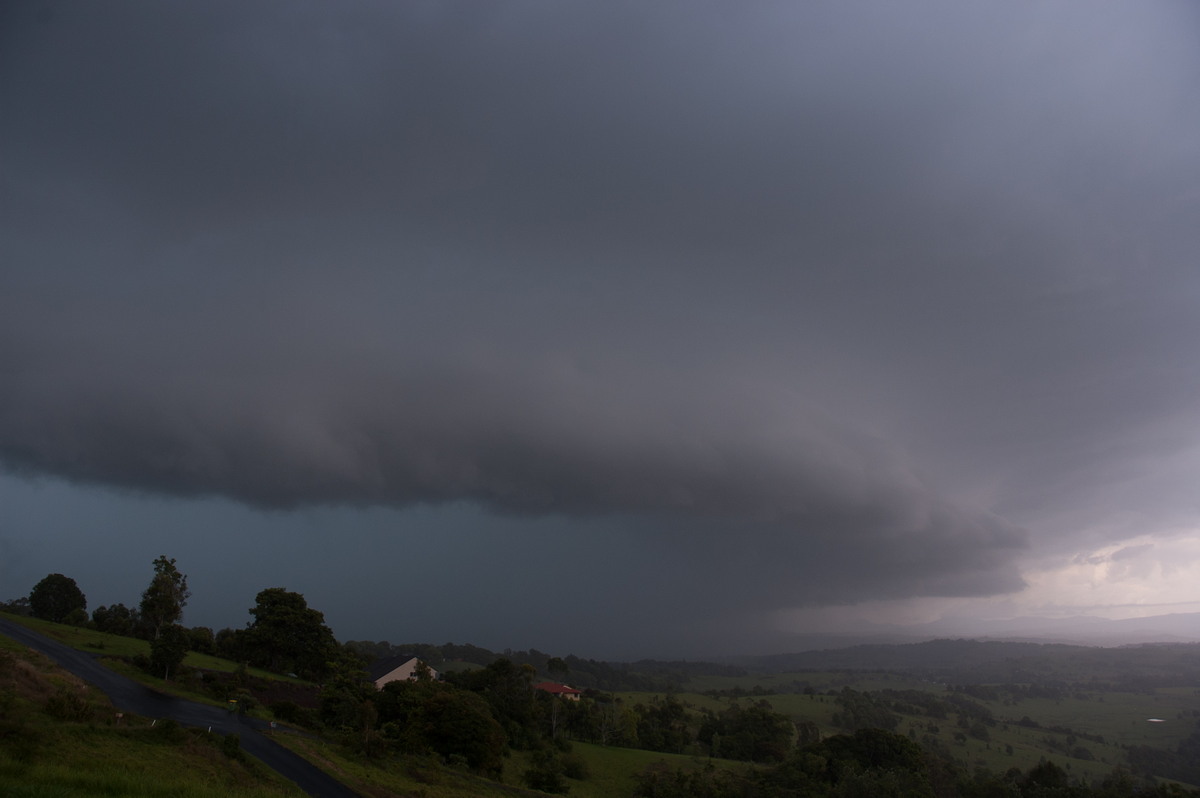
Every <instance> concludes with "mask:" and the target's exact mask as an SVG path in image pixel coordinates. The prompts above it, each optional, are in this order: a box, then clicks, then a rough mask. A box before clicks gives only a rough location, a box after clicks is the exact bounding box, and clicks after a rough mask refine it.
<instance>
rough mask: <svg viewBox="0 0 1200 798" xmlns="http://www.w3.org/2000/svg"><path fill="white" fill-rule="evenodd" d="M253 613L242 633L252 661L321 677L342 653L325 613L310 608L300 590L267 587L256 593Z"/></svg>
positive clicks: (279, 670)
mask: <svg viewBox="0 0 1200 798" xmlns="http://www.w3.org/2000/svg"><path fill="white" fill-rule="evenodd" d="M250 614H251V615H253V616H254V620H253V621H252V622H251V623H250V624H249V626H247V628H246V630H245V631H244V632H242V634H241V635H239V643H240V645H241V650H242V652H243V655H244V656H245V657H246V659H247V660H248V661H249V662H250V664H251V665H258V666H260V667H263V668H267V669H269V670H272V671H275V672H276V673H288V672H292V673H297V674H299V675H301V676H304V677H306V678H319V677H321V676H323V675H324V674H325V673H326V671H327V670H328V668H329V663H330V662H331V661H332V660H335V659H337V657H338V656H339V653H340V651H339V647H338V644H337V641H336V640H335V639H334V637H333V632H332V631H330V629H329V627H328V626H326V625H325V615H324V613H321V612H318V611H317V610H314V609H311V608H309V606H308V603H307V602H306V601H305V600H304V596H302V595H300V594H299V593H292V592H290V591H288V590H287V589H286V588H282V587H271V588H267V589H266V590H263V591H260V592H259V594H258V595H257V596H255V604H254V607H253V608H252V609H251V610H250Z"/></svg>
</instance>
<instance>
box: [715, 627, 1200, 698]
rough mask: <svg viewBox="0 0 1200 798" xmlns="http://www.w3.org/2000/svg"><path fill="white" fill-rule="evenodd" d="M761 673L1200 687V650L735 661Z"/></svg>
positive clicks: (949, 646) (1025, 650) (851, 651)
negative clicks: (904, 675) (873, 673)
mask: <svg viewBox="0 0 1200 798" xmlns="http://www.w3.org/2000/svg"><path fill="white" fill-rule="evenodd" d="M733 662H734V663H735V664H738V665H741V666H743V667H745V668H747V669H750V670H754V671H759V672H773V673H789V672H803V671H841V670H845V671H890V672H896V673H908V674H912V675H914V676H918V677H921V678H926V679H929V680H931V681H937V682H945V683H951V684H980V683H1007V682H1014V683H1029V682H1038V683H1061V684H1080V683H1089V682H1090V683H1093V684H1099V683H1104V684H1107V685H1111V686H1122V687H1123V688H1125V689H1132V690H1140V689H1148V688H1150V687H1154V686H1158V685H1168V684H1170V685H1184V686H1194V687H1200V644H1197V643H1159V644H1143V645H1131V646H1121V647H1112V648H1104V647H1099V646H1073V645H1066V644H1062V643H1033V642H1017V641H1000V640H964V639H958V640H931V641H927V642H923V643H909V644H904V645H888V644H869V645H861V646H851V647H849V648H841V649H830V650H824V651H804V652H799V653H795V654H776V655H771V656H763V657H739V658H736V659H735V660H734V661H733Z"/></svg>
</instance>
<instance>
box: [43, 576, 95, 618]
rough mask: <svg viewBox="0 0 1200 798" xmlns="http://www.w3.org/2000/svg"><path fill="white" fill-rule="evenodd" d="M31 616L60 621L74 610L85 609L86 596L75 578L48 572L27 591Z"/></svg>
mask: <svg viewBox="0 0 1200 798" xmlns="http://www.w3.org/2000/svg"><path fill="white" fill-rule="evenodd" d="M29 608H30V609H31V610H32V611H33V617H35V618H41V619H43V620H47V621H54V622H55V623H62V622H63V621H64V620H65V619H66V617H67V616H68V615H70V614H71V613H72V611H74V610H86V609H87V597H85V596H84V595H83V591H82V590H80V589H79V585H77V584H75V580H74V579H72V578H70V577H69V576H63V575H62V574H49V575H48V576H47V577H46V578H45V579H43V580H42V581H40V582H38V583H37V584H36V585H34V586H33V590H31V591H29Z"/></svg>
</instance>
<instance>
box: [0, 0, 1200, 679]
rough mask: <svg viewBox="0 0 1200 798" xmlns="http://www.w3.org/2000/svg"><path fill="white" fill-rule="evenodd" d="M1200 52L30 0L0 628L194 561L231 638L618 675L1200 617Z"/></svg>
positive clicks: (785, 15) (707, 14) (943, 5)
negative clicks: (296, 634) (489, 654)
mask: <svg viewBox="0 0 1200 798" xmlns="http://www.w3.org/2000/svg"><path fill="white" fill-rule="evenodd" d="M1198 35H1200V11H1198V9H1197V6H1196V5H1195V4H1192V3H1188V2H1139V3H1130V2H1126V3H1106V2H1075V3H1053V4H1047V3H1041V2H1004V3H992V4H981V3H970V4H966V3H959V2H950V1H949V0H947V2H905V3H891V2H882V0H881V1H880V2H832V1H830V2H808V3H792V2H780V3H743V2H737V3H734V2H729V3H669V2H664V3H640V2H604V3H583V2H550V1H549V0H547V2H504V3H494V2H437V3H416V2H405V3H395V2H345V3H336V4H330V3H324V2H302V1H300V0H289V2H258V3H253V4H246V3H242V2H229V3H219V2H195V3H160V2H145V3H130V2H105V3H51V2H45V3H41V2H8V3H4V4H3V7H2V9H0V108H2V109H3V111H2V112H0V588H2V590H0V599H7V598H13V597H16V596H19V595H23V594H25V593H26V592H27V591H28V590H29V588H30V587H32V585H33V584H34V583H35V582H36V581H37V580H38V579H40V578H41V577H43V576H45V575H46V574H47V573H49V572H62V573H66V574H67V575H69V576H72V577H74V578H75V579H76V580H77V581H78V582H79V584H80V586H81V587H82V588H83V589H84V591H85V592H86V593H87V595H88V598H89V604H90V607H92V608H94V607H95V606H98V605H99V604H107V603H113V602H117V601H121V602H124V603H126V604H133V603H136V601H137V600H138V597H139V595H140V592H141V590H142V589H143V588H144V587H145V585H146V584H148V582H149V578H150V576H151V574H152V570H151V565H150V563H151V560H152V559H153V558H154V557H155V556H157V555H158V554H167V555H169V556H172V557H175V558H177V560H178V562H179V565H180V567H181V570H183V571H184V572H185V573H188V574H189V577H190V580H189V581H190V583H191V586H192V589H193V599H192V603H191V605H189V607H188V611H187V614H186V616H185V622H187V623H189V624H193V625H197V624H204V625H209V626H213V627H214V628H221V627H223V626H241V625H243V624H244V623H245V622H246V621H247V620H249V616H248V614H247V613H246V610H247V608H249V607H250V606H251V605H252V604H253V600H254V594H255V593H257V592H258V591H259V590H261V589H263V588H266V587H272V586H283V587H287V588H288V589H291V590H296V591H299V592H302V593H304V594H305V596H306V597H307V598H308V600H309V603H310V605H311V606H314V607H316V608H317V609H320V610H322V611H324V612H325V614H326V617H327V620H328V621H329V622H330V624H331V626H333V628H334V631H335V633H336V634H337V635H338V636H339V638H341V639H364V638H368V639H372V640H379V639H387V640H391V641H393V642H402V641H407V642H412V641H428V642H435V643H440V642H446V641H450V640H453V641H455V642H472V643H476V644H478V645H484V646H488V647H491V648H497V649H500V648H505V647H511V648H528V647H531V646H532V647H537V648H539V649H541V650H544V651H550V652H553V653H559V654H566V653H578V654H581V655H585V656H596V657H602V658H623V657H634V656H643V655H652V656H705V655H716V654H726V653H741V652H755V651H785V650H788V646H789V640H791V639H792V636H793V635H795V634H798V633H802V632H806V631H813V630H825V629H830V628H847V627H848V625H853V623H856V622H860V621H877V622H916V621H921V620H932V619H934V618H938V617H942V616H953V617H961V618H964V619H970V618H972V617H998V616H1007V615H1045V614H1073V613H1089V614H1098V615H1107V616H1111V617H1125V616H1128V615H1139V614H1158V613H1162V612H1173V611H1195V610H1198V609H1200V588H1198V587H1197V586H1198V585H1200V493H1198V492H1197V490H1196V484H1197V477H1200V346H1198V344H1200V264H1198V262H1197V255H1198V253H1200V247H1198V246H1197V245H1198V244H1200V48H1198V47H1197V46H1196V42H1197V36H1198ZM964 623H965V624H966V627H969V620H968V621H964Z"/></svg>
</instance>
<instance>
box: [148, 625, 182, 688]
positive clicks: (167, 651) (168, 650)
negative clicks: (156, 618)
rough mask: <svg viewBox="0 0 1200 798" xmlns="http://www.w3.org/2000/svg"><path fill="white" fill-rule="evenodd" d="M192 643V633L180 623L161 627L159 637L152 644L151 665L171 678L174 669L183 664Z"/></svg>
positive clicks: (166, 677) (165, 677)
mask: <svg viewBox="0 0 1200 798" xmlns="http://www.w3.org/2000/svg"><path fill="white" fill-rule="evenodd" d="M190 643H191V635H190V634H188V630H187V629H185V628H184V627H182V626H180V625H179V624H175V623H173V624H168V625H167V626H164V627H163V628H162V629H160V630H159V635H158V637H156V638H154V642H152V643H151V644H150V665H151V667H152V668H153V669H154V673H161V674H162V675H163V679H169V678H170V676H171V673H172V671H177V670H178V669H179V666H180V665H181V664H183V658H184V657H186V656H187V653H188V645H189V644H190Z"/></svg>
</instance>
